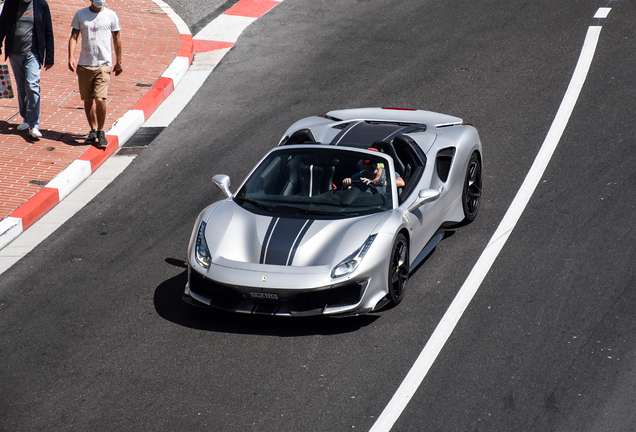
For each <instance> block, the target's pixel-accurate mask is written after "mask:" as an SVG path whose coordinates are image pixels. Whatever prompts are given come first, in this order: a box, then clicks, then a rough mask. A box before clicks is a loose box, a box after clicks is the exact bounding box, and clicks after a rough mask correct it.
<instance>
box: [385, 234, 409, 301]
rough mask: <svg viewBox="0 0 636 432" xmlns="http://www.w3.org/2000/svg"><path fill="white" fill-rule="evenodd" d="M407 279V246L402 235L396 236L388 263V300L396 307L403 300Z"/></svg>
mask: <svg viewBox="0 0 636 432" xmlns="http://www.w3.org/2000/svg"><path fill="white" fill-rule="evenodd" d="M408 279H409V245H408V243H407V241H406V237H404V234H401V233H400V234H398V236H397V237H396V239H395V242H394V243H393V249H392V250H391V261H390V262H389V299H390V300H391V303H392V304H393V305H398V304H399V303H400V302H401V301H402V299H403V298H404V291H405V290H406V282H407V281H408Z"/></svg>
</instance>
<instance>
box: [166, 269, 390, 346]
mask: <svg viewBox="0 0 636 432" xmlns="http://www.w3.org/2000/svg"><path fill="white" fill-rule="evenodd" d="M166 262H167V263H168V264H171V265H173V266H175V267H181V268H184V270H183V271H182V272H181V273H179V274H178V275H177V276H174V277H172V278H170V279H168V280H166V281H165V282H163V283H161V284H160V285H159V286H158V287H157V288H156V289H155V295H154V305H155V310H156V311H157V314H158V315H159V316H160V317H162V318H163V319H165V320H167V321H170V322H172V323H174V324H177V325H180V326H183V327H188V328H192V329H197V330H205V331H211V332H219V333H238V334H250V335H263V336H280V337H295V336H310V335H332V334H342V333H349V332H354V331H357V330H359V329H360V328H362V327H366V326H368V325H370V324H372V323H373V322H375V320H377V319H378V318H379V317H380V316H379V315H377V314H368V315H363V316H359V317H349V318H329V317H323V316H318V317H302V318H291V317H275V316H266V315H246V314H240V313H232V312H225V311H222V310H218V309H211V308H210V309H208V308H200V307H196V306H191V305H189V304H187V303H186V302H184V301H183V300H182V299H181V296H182V294H183V290H184V288H185V285H186V283H187V282H188V271H187V268H186V265H185V263H184V262H183V261H180V260H177V259H173V258H168V259H166ZM292 321H293V322H292Z"/></svg>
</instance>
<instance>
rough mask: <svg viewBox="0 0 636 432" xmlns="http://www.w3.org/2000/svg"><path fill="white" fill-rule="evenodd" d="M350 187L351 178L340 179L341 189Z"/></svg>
mask: <svg viewBox="0 0 636 432" xmlns="http://www.w3.org/2000/svg"><path fill="white" fill-rule="evenodd" d="M350 187H351V179H350V178H346V179H344V180H342V189H349V188H350Z"/></svg>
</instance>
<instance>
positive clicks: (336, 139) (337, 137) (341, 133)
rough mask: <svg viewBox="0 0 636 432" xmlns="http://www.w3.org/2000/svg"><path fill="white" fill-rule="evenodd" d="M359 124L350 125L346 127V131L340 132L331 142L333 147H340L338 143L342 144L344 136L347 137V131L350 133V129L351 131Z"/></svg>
mask: <svg viewBox="0 0 636 432" xmlns="http://www.w3.org/2000/svg"><path fill="white" fill-rule="evenodd" d="M357 124H358V123H355V122H354V123H348V124H347V127H345V128H344V129H342V130H340V132H338V134H337V135H336V136H335V137H334V138H333V139H332V140H331V143H330V144H332V145H338V143H340V140H341V139H342V137H343V136H345V135H346V133H347V131H349V129H351V128H352V127H354V126H355V125H357Z"/></svg>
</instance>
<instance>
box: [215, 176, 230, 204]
mask: <svg viewBox="0 0 636 432" xmlns="http://www.w3.org/2000/svg"><path fill="white" fill-rule="evenodd" d="M212 181H213V182H214V184H215V185H217V187H218V188H219V189H221V192H223V193H224V194H225V196H226V197H228V198H231V197H232V192H230V177H229V176H227V175H225V174H217V175H215V176H214V177H212Z"/></svg>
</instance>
